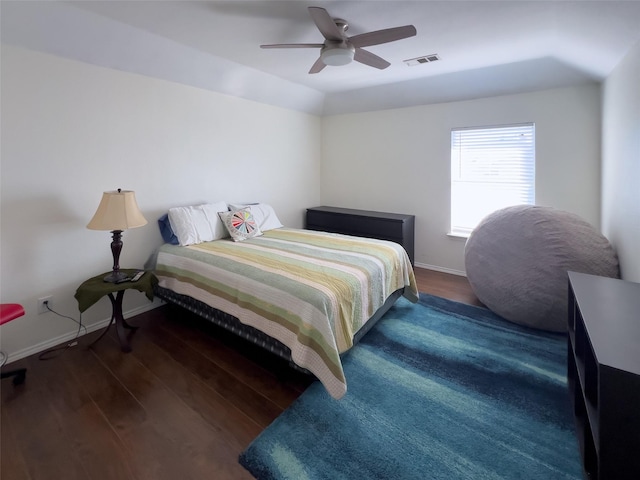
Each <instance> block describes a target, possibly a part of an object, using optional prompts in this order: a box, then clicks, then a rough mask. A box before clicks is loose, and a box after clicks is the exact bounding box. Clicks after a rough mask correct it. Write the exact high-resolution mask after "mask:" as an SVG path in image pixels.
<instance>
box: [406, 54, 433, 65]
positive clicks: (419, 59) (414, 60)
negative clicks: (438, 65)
mask: <svg viewBox="0 0 640 480" xmlns="http://www.w3.org/2000/svg"><path fill="white" fill-rule="evenodd" d="M438 60H440V57H439V56H438V54H437V53H432V54H431V55H423V56H422V57H417V58H410V59H409V60H404V63H406V64H407V66H409V67H413V66H414V65H421V64H423V63H431V62H437V61H438Z"/></svg>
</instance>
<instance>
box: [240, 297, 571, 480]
mask: <svg viewBox="0 0 640 480" xmlns="http://www.w3.org/2000/svg"><path fill="white" fill-rule="evenodd" d="M566 356H567V343H566V336H564V335H560V334H551V333H544V332H539V331H534V330H531V329H528V328H524V327H520V326H517V325H515V324H512V323H509V322H506V321H505V320H503V319H501V318H500V317H498V316H496V315H494V314H492V313H491V312H490V311H489V310H486V309H483V308H478V307H472V306H469V305H463V304H460V303H457V302H452V301H449V300H444V299H441V298H438V297H433V296H430V295H426V294H421V299H420V303H418V304H415V305H414V304H411V303H409V302H408V301H406V300H404V299H400V301H398V302H397V303H396V305H395V306H394V307H393V308H392V309H391V310H390V311H389V312H388V313H387V314H386V315H385V316H384V317H383V318H382V320H381V321H380V322H379V323H378V325H376V326H375V327H374V328H373V329H372V330H371V331H370V332H369V333H368V334H367V335H365V337H364V338H363V339H362V341H361V342H360V343H359V344H358V345H357V346H356V347H355V348H353V349H352V350H351V352H349V353H348V354H347V355H346V356H345V358H344V367H345V368H344V369H345V373H346V377H347V383H348V391H347V394H346V395H345V396H344V397H343V398H342V399H341V400H334V399H332V398H331V397H330V396H329V395H328V394H327V392H326V391H325V390H324V388H323V387H322V385H321V384H320V383H319V382H315V383H314V384H312V385H311V386H310V387H309V388H308V389H307V391H305V392H304V394H302V395H301V396H300V398H299V399H298V400H296V401H295V402H294V403H293V404H292V405H291V407H289V408H288V409H287V410H286V411H285V412H284V413H283V414H282V415H281V416H279V417H278V418H277V419H276V420H275V421H274V422H273V423H272V424H271V425H270V426H269V427H268V428H267V429H266V430H264V431H263V432H262V433H261V434H260V436H259V437H258V438H256V439H255V440H254V441H253V442H252V443H251V445H249V447H248V448H247V449H246V450H245V451H244V452H243V453H242V454H241V455H240V463H241V464H242V465H243V466H244V467H245V468H246V469H247V470H249V472H251V473H252V474H253V475H254V476H255V477H257V478H259V479H278V480H281V479H291V480H304V479H314V480H315V479H328V480H338V479H394V480H395V479H398V480H400V479H421V480H422V479H443V480H455V479H469V480H483V479H502V480H525V479H540V480H554V479H581V478H582V467H581V462H580V453H579V447H578V444H577V440H576V437H575V433H574V423H573V416H572V413H571V407H570V401H569V394H568V389H567V384H566Z"/></svg>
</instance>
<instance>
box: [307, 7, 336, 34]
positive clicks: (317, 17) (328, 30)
mask: <svg viewBox="0 0 640 480" xmlns="http://www.w3.org/2000/svg"><path fill="white" fill-rule="evenodd" d="M309 13H310V14H311V18H313V21H314V22H315V24H316V27H318V30H320V33H322V35H323V36H324V38H326V39H327V40H331V41H334V42H340V41H342V38H343V37H342V31H341V30H340V29H339V28H338V26H337V25H336V22H334V21H333V18H331V16H330V15H329V13H328V12H327V11H326V10H325V9H324V8H320V7H309Z"/></svg>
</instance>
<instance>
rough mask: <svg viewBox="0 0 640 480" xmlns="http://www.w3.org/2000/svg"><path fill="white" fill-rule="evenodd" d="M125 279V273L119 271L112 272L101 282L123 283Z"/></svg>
mask: <svg viewBox="0 0 640 480" xmlns="http://www.w3.org/2000/svg"><path fill="white" fill-rule="evenodd" d="M127 277H128V275H127V274H126V273H124V272H121V271H120V270H114V271H113V272H111V273H110V274H109V275H107V276H106V277H104V278H103V280H104V281H105V282H109V283H118V282H121V281H123V280H124V279H125V278H127Z"/></svg>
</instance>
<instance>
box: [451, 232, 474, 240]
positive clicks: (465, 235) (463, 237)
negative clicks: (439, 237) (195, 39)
mask: <svg viewBox="0 0 640 480" xmlns="http://www.w3.org/2000/svg"><path fill="white" fill-rule="evenodd" d="M469 235H471V234H470V233H459V232H448V233H447V237H450V238H457V239H458V240H467V238H469Z"/></svg>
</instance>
